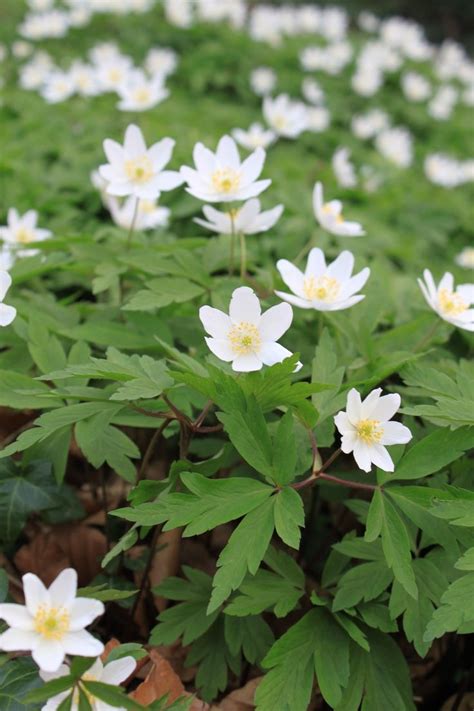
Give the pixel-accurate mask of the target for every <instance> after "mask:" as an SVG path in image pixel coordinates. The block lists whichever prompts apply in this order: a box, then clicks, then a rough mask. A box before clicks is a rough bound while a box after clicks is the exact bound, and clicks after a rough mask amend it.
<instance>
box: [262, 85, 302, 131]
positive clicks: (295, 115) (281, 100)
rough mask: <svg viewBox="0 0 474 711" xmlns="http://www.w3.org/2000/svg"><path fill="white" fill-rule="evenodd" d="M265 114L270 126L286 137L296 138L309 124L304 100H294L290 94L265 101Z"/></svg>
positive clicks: (268, 98)
mask: <svg viewBox="0 0 474 711" xmlns="http://www.w3.org/2000/svg"><path fill="white" fill-rule="evenodd" d="M263 115H264V117H265V121H266V122H267V123H268V125H269V126H270V128H271V129H272V130H273V131H274V132H275V133H276V134H277V135H278V136H283V137H284V138H296V137H297V136H299V135H300V133H302V132H303V131H304V130H306V127H307V124H308V116H307V108H306V106H305V104H303V102H302V101H293V100H292V99H290V97H289V96H288V94H279V95H278V96H276V97H275V98H274V99H272V98H271V97H269V96H267V97H266V98H265V99H264V101H263Z"/></svg>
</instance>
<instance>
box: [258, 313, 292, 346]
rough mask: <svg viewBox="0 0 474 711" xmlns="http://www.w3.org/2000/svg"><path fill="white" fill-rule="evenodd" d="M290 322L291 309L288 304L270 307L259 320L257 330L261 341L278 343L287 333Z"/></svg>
mask: <svg viewBox="0 0 474 711" xmlns="http://www.w3.org/2000/svg"><path fill="white" fill-rule="evenodd" d="M292 321H293V309H292V308H291V306H290V304H278V305H277V306H272V307H271V308H270V309H268V311H265V313H264V314H262V316H261V318H260V324H259V327H258V330H259V331H260V337H261V339H262V341H263V342H264V343H266V342H268V341H278V340H279V339H280V338H281V337H282V336H283V334H284V333H286V331H288V329H289V328H290V326H291V322H292Z"/></svg>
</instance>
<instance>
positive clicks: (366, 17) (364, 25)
mask: <svg viewBox="0 0 474 711" xmlns="http://www.w3.org/2000/svg"><path fill="white" fill-rule="evenodd" d="M357 24H358V26H359V27H360V29H361V30H363V31H364V32H377V30H378V29H379V27H380V20H379V18H378V17H377V16H376V15H374V14H373V13H372V12H368V11H367V10H362V11H361V12H359V14H358V15H357Z"/></svg>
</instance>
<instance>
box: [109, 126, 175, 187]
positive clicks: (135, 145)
mask: <svg viewBox="0 0 474 711" xmlns="http://www.w3.org/2000/svg"><path fill="white" fill-rule="evenodd" d="M174 143H175V142H174V141H173V139H172V138H163V139H162V140H161V141H158V143H155V144H154V145H153V146H151V147H150V148H147V147H146V144H145V141H144V139H143V135H142V132H141V131H140V129H139V128H138V126H135V125H134V124H131V125H130V126H128V128H127V130H126V131H125V140H124V144H123V146H121V145H120V143H117V142H116V141H112V140H111V139H110V138H106V139H105V141H104V151H105V155H106V156H107V158H108V161H109V162H108V163H107V164H106V165H101V166H100V168H99V173H100V175H101V177H102V178H104V180H106V181H107V182H108V183H109V185H108V187H107V192H108V194H109V195H122V196H126V195H135V197H137V198H141V199H144V200H155V199H156V198H158V196H159V194H160V193H161V191H166V190H173V189H174V188H176V187H178V185H181V183H182V182H183V181H182V178H181V176H180V174H179V173H178V172H177V171H174V170H163V168H164V166H165V165H166V164H167V163H168V162H169V160H170V159H171V154H172V152H173V148H174Z"/></svg>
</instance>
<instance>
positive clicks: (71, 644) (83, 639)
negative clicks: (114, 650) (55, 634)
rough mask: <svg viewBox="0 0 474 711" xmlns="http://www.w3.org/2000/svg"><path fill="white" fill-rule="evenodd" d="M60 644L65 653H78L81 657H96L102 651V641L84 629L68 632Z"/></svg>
mask: <svg viewBox="0 0 474 711" xmlns="http://www.w3.org/2000/svg"><path fill="white" fill-rule="evenodd" d="M61 644H62V645H63V647H64V651H65V652H66V654H78V655H79V656H81V657H98V656H99V655H100V654H102V652H103V651H104V645H103V644H102V642H101V641H100V640H98V639H96V638H95V637H93V636H92V635H91V634H89V632H86V631H85V630H78V631H77V632H68V633H67V634H65V635H64V637H63V639H62V640H61Z"/></svg>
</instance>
